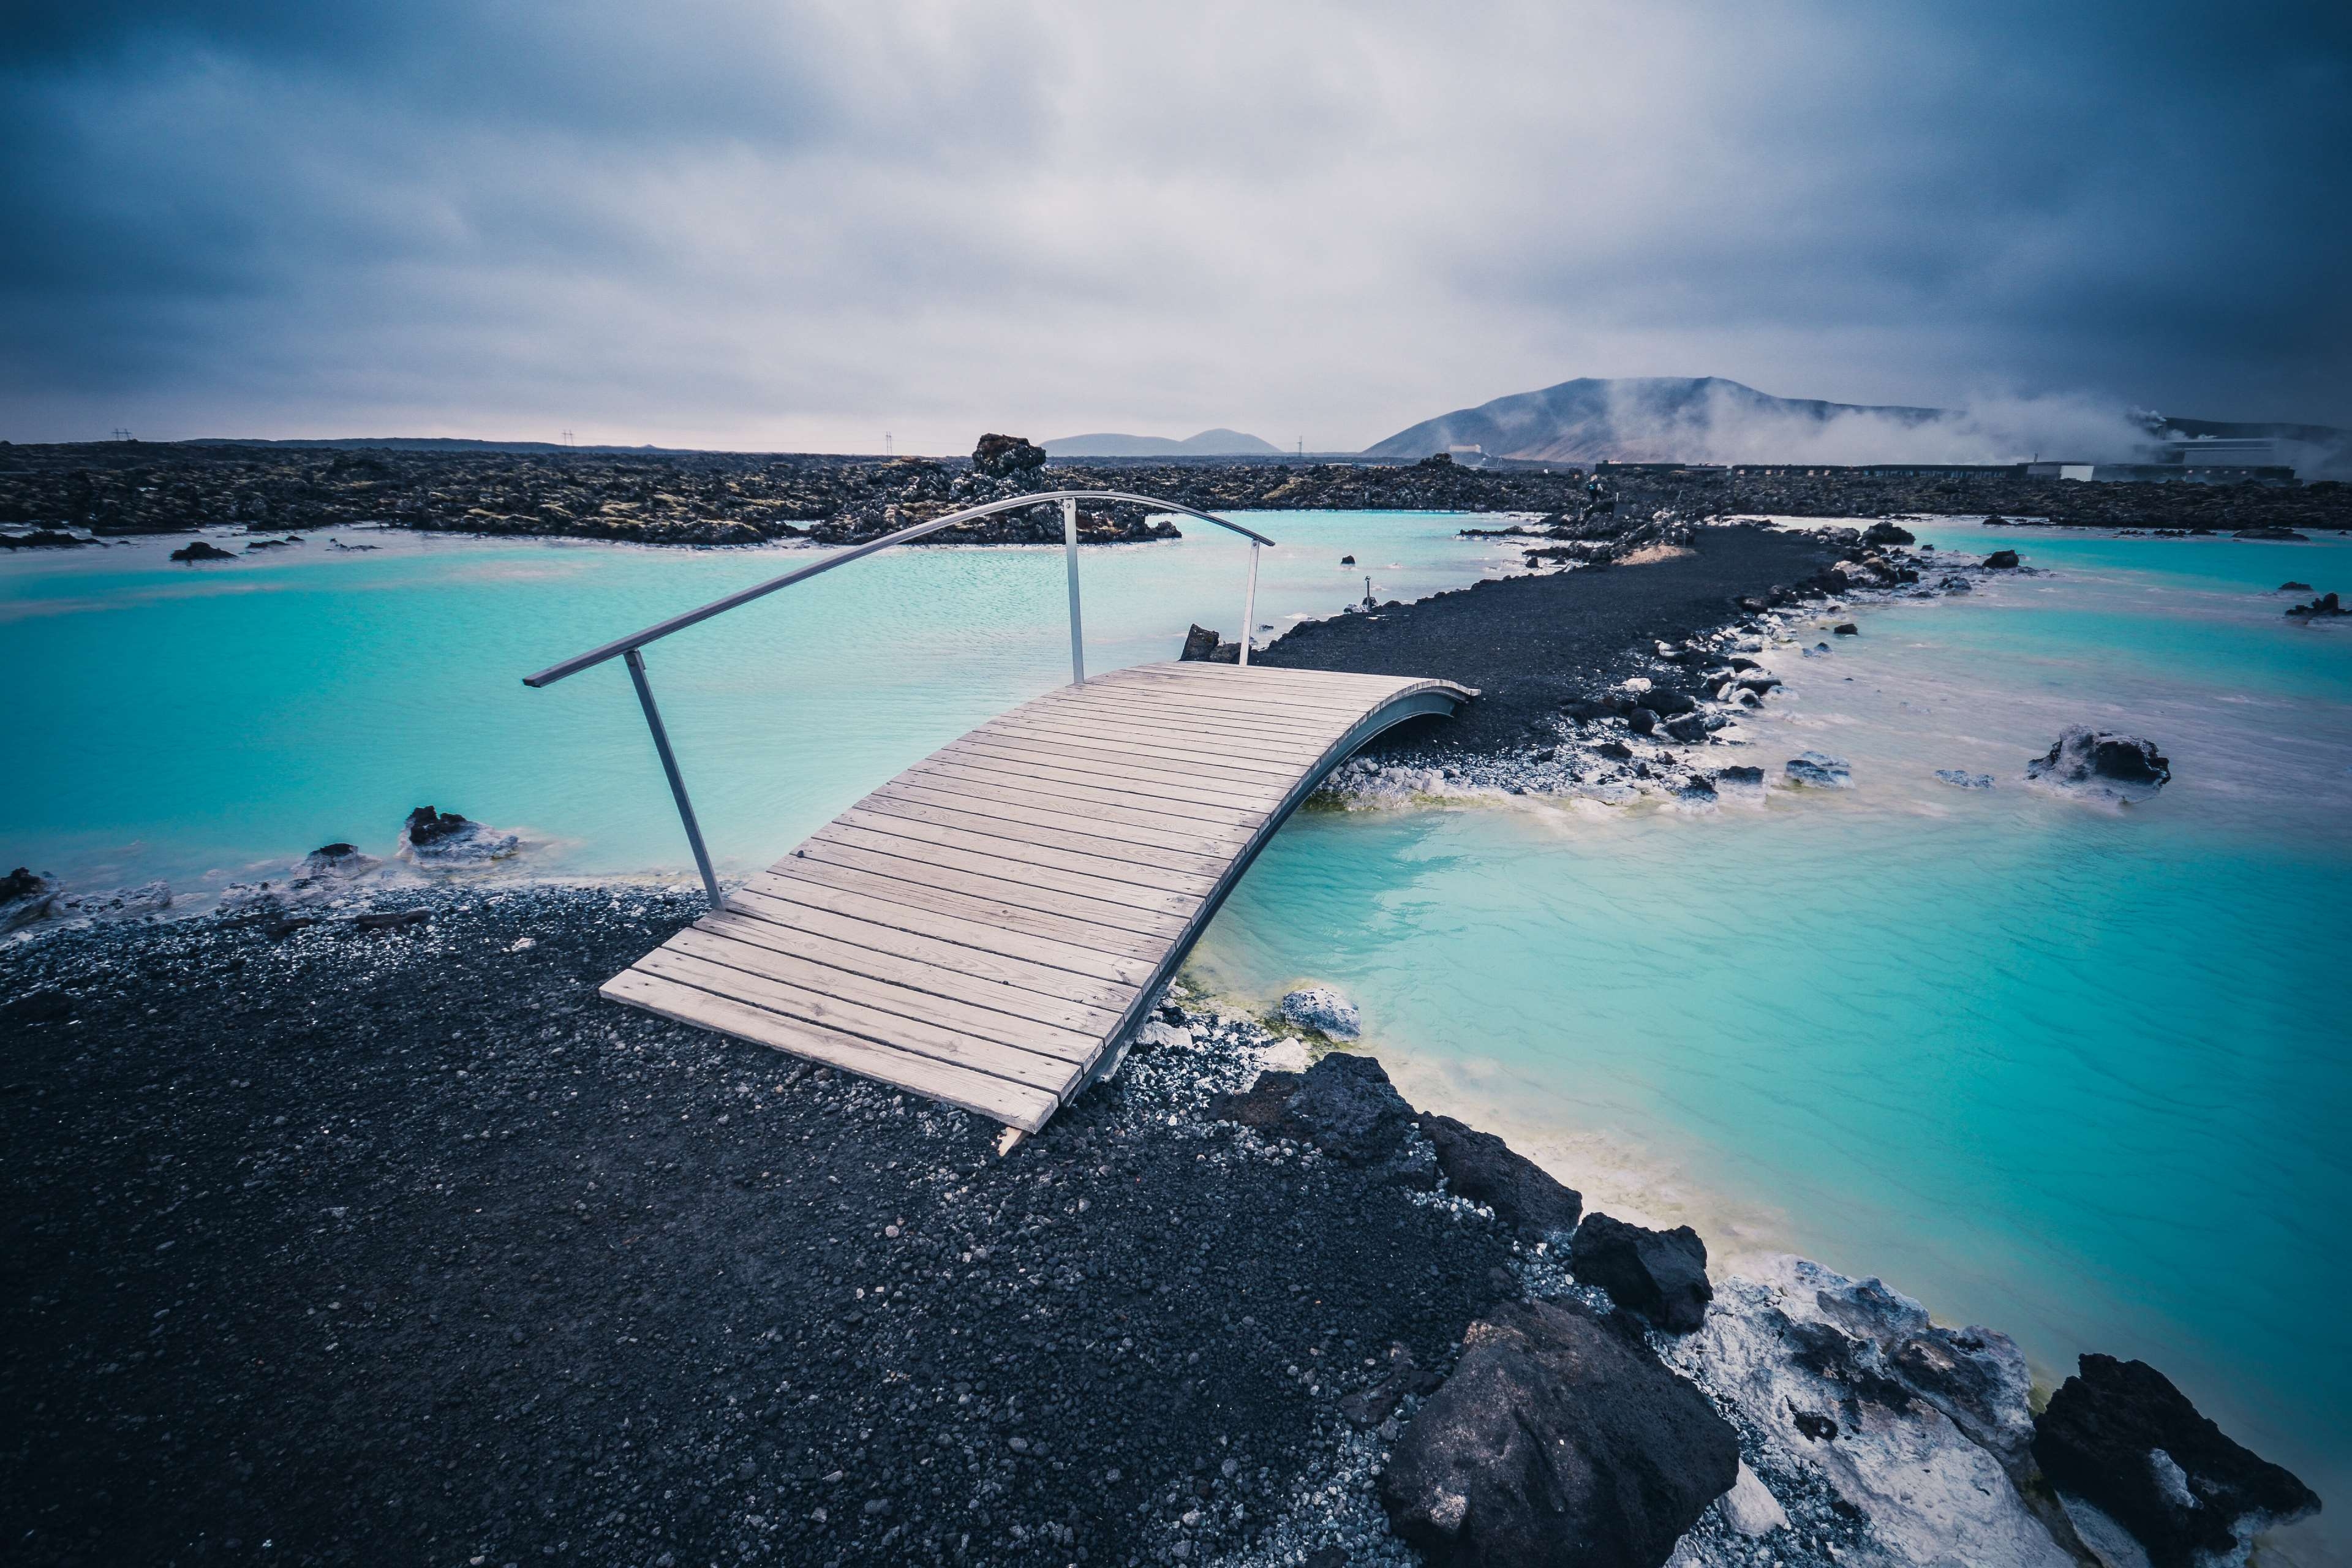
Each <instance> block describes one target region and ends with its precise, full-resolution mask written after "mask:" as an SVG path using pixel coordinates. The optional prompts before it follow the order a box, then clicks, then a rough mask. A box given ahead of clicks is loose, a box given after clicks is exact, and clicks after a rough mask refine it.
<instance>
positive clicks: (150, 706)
mask: <svg viewBox="0 0 2352 1568" xmlns="http://www.w3.org/2000/svg"><path fill="white" fill-rule="evenodd" d="M1464 521H1466V520H1465V519H1461V518H1455V517H1450V516H1438V515H1433V514H1398V513H1373V514H1357V513H1346V512H1340V513H1323V514H1317V515H1314V516H1312V517H1302V516H1300V515H1299V514H1297V513H1288V512H1285V513H1276V514H1271V515H1268V516H1265V517H1261V518H1258V519H1255V525H1256V526H1258V528H1259V531H1261V532H1264V533H1266V534H1269V535H1271V536H1272V537H1273V538H1275V539H1276V541H1277V542H1278V545H1277V547H1276V548H1275V549H1271V550H1267V551H1265V552H1264V554H1263V557H1262V562H1261V566H1260V573H1259V583H1258V599H1257V609H1258V621H1259V624H1260V625H1261V626H1269V627H1273V628H1276V629H1279V628H1281V627H1283V626H1286V625H1287V624H1288V623H1289V622H1290V621H1292V620H1295V619H1297V617H1299V616H1304V615H1307V614H1310V613H1311V614H1314V615H1318V616H1321V615H1328V614H1331V613H1332V612H1333V611H1336V610H1338V609H1339V607H1340V606H1341V605H1344V604H1346V603H1348V602H1349V601H1350V600H1353V599H1356V598H1360V597H1361V596H1362V595H1363V592H1364V581H1365V578H1366V577H1367V576H1368V575H1369V576H1370V579H1371V583H1372V588H1373V591H1374V592H1375V593H1377V594H1378V595H1380V596H1381V598H1383V599H1388V598H1396V597H1404V598H1414V597H1419V596H1422V595H1426V594H1431V593H1434V592H1437V591H1438V590H1440V589H1442V588H1446V587H1454V586H1460V585H1461V584H1464V583H1466V582H1470V581H1473V580H1475V579H1476V578H1477V577H1479V576H1481V575H1485V574H1490V573H1500V572H1503V571H1507V570H1511V569H1514V568H1515V567H1516V565H1517V552H1515V551H1512V550H1510V549H1509V548H1507V547H1506V546H1498V545H1495V544H1491V543H1486V542H1473V541H1465V540H1461V539H1459V538H1457V537H1456V530H1458V529H1459V528H1460V527H1461V526H1462V524H1463V522H1464ZM1478 521H1491V520H1478ZM330 539H339V540H341V541H343V542H348V543H351V544H373V545H375V546H376V547H377V548H376V549H374V550H373V551H372V552H350V551H344V550H339V549H336V548H334V547H333V546H332V545H331V544H330V543H329V542H328V541H329V540H330ZM180 542H182V541H180V540H174V539H164V540H150V541H139V542H128V543H118V544H116V545H114V546H113V547H112V548H110V549H108V550H104V551H98V550H81V551H74V552H58V553H55V554H42V555H36V554H33V553H32V552H22V555H21V557H20V558H12V559H9V560H6V561H0V668H7V669H9V670H12V671H15V672H16V677H15V679H12V680H11V682H10V683H9V689H8V692H7V695H6V697H5V721H6V723H7V726H8V732H9V733H10V734H12V735H16V736H19V737H24V738H26V745H25V747H24V749H23V751H22V752H21V753H20V761H19V763H18V764H17V765H16V766H15V767H12V768H8V769H5V770H0V823H5V825H6V827H5V836H0V858H6V859H7V863H8V865H10V866H15V865H20V864H22V865H29V866H32V867H34V868H37V869H43V870H51V871H55V872H57V873H58V875H59V876H61V877H62V878H64V879H66V880H67V882H68V884H69V885H74V886H89V885H93V884H95V885H103V886H114V885H117V884H120V883H124V882H131V881H139V880H144V879H148V878H153V877H161V878H163V879H167V880H169V881H170V882H172V883H173V886H174V888H178V889H205V888H217V887H218V886H219V885H220V884H221V883H223V882H225V881H227V880H236V879H247V878H250V877H253V876H257V875H261V876H268V875H276V874H278V872H280V871H282V870H283V869H284V868H285V866H286V863H287V859H288V857H289V855H299V854H300V853H302V852H303V851H305V850H308V849H310V848H311V847H315V846H317V845H320V844H324V843H331V842H334V841H337V840H348V841H350V842H352V843H355V844H357V845H359V846H360V847H362V848H363V849H367V850H370V851H372V852H373V853H375V854H379V855H383V854H388V853H390V851H391V849H392V847H393V841H394V837H396V836H397V834H398V832H399V828H400V824H401V821H402V819H403V818H404V817H405V816H407V814H408V811H409V809H410V808H411V807H413V806H416V805H425V804H427V803H430V804H432V805H437V806H439V807H441V808H443V809H444V810H450V811H457V812H462V813H463V814H464V815H466V816H471V817H474V818H476V819H477V820H478V821H483V822H488V823H491V824H494V825H496V826H500V827H506V828H516V829H521V830H523V831H524V832H525V833H526V835H527V837H530V838H532V839H533V840H535V841H536V846H535V847H534V849H533V851H532V853H531V855H530V858H529V864H530V867H531V868H533V869H535V870H540V871H554V872H589V873H623V872H639V871H647V870H665V869H675V868H681V867H688V866H689V864H690V863H689V862H688V858H687V851H686V846H685V840H684V838H683V837H682V835H681V834H680V832H679V829H678V826H677V817H676V816H675V814H674V812H673V810H672V808H671V805H670V803H669V796H668V794H667V789H666V788H665V786H664V784H663V783H662V777H661V773H660V771H659V766H658V764H657V763H656V760H655V757H654V752H653V746H652V742H650V741H649V740H648V739H647V738H646V727H645V721H644V720H643V718H642V717H641V716H640V714H639V712H638V710H637V706H636V701H635V698H634V697H633V696H632V695H631V693H630V689H629V683H628V677H627V675H626V674H625V671H624V670H623V669H622V668H621V666H620V664H619V663H618V662H614V663H611V664H608V665H605V666H604V667H602V668H596V669H593V670H590V671H587V672H585V673H583V674H581V675H578V676H574V677H573V678H572V679H569V680H566V681H562V682H560V683H558V684H557V685H555V686H552V687H549V688H547V689H543V690H536V691H534V690H531V689H528V688H526V687H524V686H523V685H522V684H521V678H522V677H523V676H525V675H527V674H530V672H532V671H534V670H537V669H541V668H545V667H546V666H547V665H550V664H552V663H554V662H555V661H556V660H558V659H560V658H565V657H568V656H569V655H572V654H575V653H579V652H581V651H583V650H584V649H586V648H589V647H595V646H597V645H598V644H601V643H604V642H605V641H608V640H610V639H611V638H612V637H615V636H618V635H621V634H623V633H625V632H628V631H632V630H635V628H637V627H639V626H646V625H648V624H650V623H652V622H654V621H656V620H659V619H661V618H663V617H664V616H669V615H674V614H676V613H677V612H678V611H680V610H683V609H688V608H691V607H692V606H694V605H698V604H700V603H703V602H705V601H707V600H709V599H712V598H716V597H718V596H719V595H722V594H725V593H728V592H730V591H732V590H734V589H736V588H740V587H743V586H746V585H748V584H752V583H756V582H758V581H760V580H761V579H762V578H765V577H770V576H774V575H777V574H781V573H783V572H786V571H789V570H792V569H793V568H794V567H796V566H798V565H800V564H802V563H805V562H807V561H810V560H813V559H815V558H816V553H815V552H812V551H810V550H808V549H806V548H804V547H790V546H780V547H776V548H772V549H753V550H726V551H716V550H713V551H699V550H685V551H681V550H659V549H644V548H630V547H623V546H614V545H607V544H598V543H591V542H581V541H562V540H526V541H490V540H473V539H457V538H447V537H434V536H417V535H413V534H404V533H398V532H394V531H375V530H355V531H344V532H341V533H339V534H327V533H321V534H319V535H315V536H310V538H309V542H306V543H304V544H302V545H299V546H296V547H292V548H289V549H285V550H280V551H275V552H269V553H268V554H266V555H255V556H250V557H247V558H244V559H240V560H237V561H235V562H221V563H208V564H204V565H198V566H188V565H173V564H172V563H171V562H170V561H168V560H167V559H166V557H167V556H168V554H169V552H171V550H172V549H173V547H174V546H176V545H177V544H179V543H180ZM227 542H229V543H231V544H234V543H235V542H236V541H235V540H234V539H231V540H228V541H227ZM1347 554H1353V555H1355V556H1356V557H1357V558H1358V559H1359V561H1360V563H1362V564H1361V565H1360V566H1358V567H1354V568H1347V567H1342V566H1340V565H1339V559H1340V557H1341V556H1342V555H1347ZM1081 559H1082V567H1081V572H1082V580H1083V589H1084V603H1085V616H1084V620H1085V625H1086V628H1087V658H1088V661H1089V665H1090V667H1091V668H1112V667H1116V666H1120V665H1128V664H1136V663H1140V662H1143V661H1146V660H1150V659H1155V658H1173V657H1174V656H1175V652H1176V650H1177V648H1178V647H1180V646H1181V643H1182V641H1183V637H1184V631H1185V627H1186V626H1188V625H1189V624H1191V623H1192V622H1193V621H1198V622H1200V623H1201V624H1202V625H1203V626H1213V627H1216V628H1218V629H1220V630H1222V631H1223V633H1224V634H1225V636H1226V637H1228V638H1230V637H1234V635H1235V634H1236V633H1237V632H1238V630H1239V628H1240V624H1241V613H1242V601H1243V586H1244V578H1245V574H1246V569H1247V563H1248V559H1249V551H1248V547H1247V545H1246V543H1245V542H1243V541H1241V540H1240V539H1238V538H1237V537H1236V536H1234V535H1233V534H1229V533H1226V532H1224V531H1222V530H1219V529H1215V528H1213V527H1211V526H1210V525H1207V524H1198V525H1193V524H1187V525H1186V537H1185V538H1184V539H1183V540H1181V542H1174V543H1164V544H1148V545H1118V546H1109V547H1097V548H1089V549H1087V550H1086V551H1085V552H1082V557H1081ZM1259 635H1260V638H1261V640H1263V639H1265V637H1270V636H1271V635H1272V632H1270V631H1262V632H1261V633H1260V634H1259ZM646 663H647V667H648V669H649V670H650V673H651V677H652V681H653V686H654V691H655V695H656V699H657V700H659V701H660V703H661V705H662V710H663V717H664V720H665V721H666V722H667V725H668V727H669V731H670V734H671V738H672V741H673V743H674V744H675V746H676V747H677V752H678V755H679V759H680V763H681V765H682V767H683V770H684V772H685V773H686V777H687V783H688V788H689V789H690V790H691V791H692V793H693V796H694V802H695V806H696V810H697V813H698V816H699V817H700V819H701V822H702V825H703V830H704V833H705V835H706V836H707V837H708V838H709V844H710V847H711V851H712V854H713V856H714V858H716V859H717V860H718V862H719V866H720V868H721V871H722V874H724V873H726V872H730V871H733V872H749V871H751V870H752V869H755V868H759V867H761V866H764V865H766V864H767V863H768V862H770V861H772V860H773V859H774V858H776V856H778V855H780V854H782V852H783V851H784V850H785V849H787V848H789V847H792V845H793V844H794V843H795V842H797V841H798V840H799V839H801V838H802V837H805V836H806V835H807V834H808V833H809V832H810V831H812V830H813V829H814V828H815V827H817V826H820V825H821V824H823V823H824V821H826V820H827V819H828V818H830V817H831V816H833V815H834V814H835V812H837V811H839V810H840V809H841V808H842V807H843V806H845V805H848V804H849V803H850V802H851V801H853V800H855V799H856V797H857V796H859V795H863V794H864V793H866V791H867V790H869V789H871V788H873V787H874V786H875V785H876V784H880V783H882V782H883V781H884V780H886V779H887V778H889V777H890V776H891V775H892V774H893V773H897V772H898V771H899V770H900V769H901V768H904V767H905V766H907V764H908V763H911V762H913V761H915V760H916V759H917V758H919V757H920V756H922V755H923V754H925V753H926V752H929V751H931V750H933V749H934V748H936V747H938V746H940V745H943V744H945V743H946V742H949V741H951V740H953V739H954V738H955V737H956V736H958V735H960V734H961V733H963V732H964V731H966V730H969V729H971V727H973V726H974V725H976V724H978V723H980V722H982V721H984V720H986V719H988V718H990V717H992V715H994V714H996V713H999V712H1001V711H1003V710H1004V709H1006V708H1008V707H1011V706H1013V704H1015V703H1018V702H1021V701H1024V700H1027V699H1029V698H1031V697H1034V696H1036V695H1038V694H1039V693H1041V692H1043V691H1045V690H1047V689H1051V688H1052V687H1053V686H1054V685H1055V684H1056V683H1058V682H1060V681H1066V680H1067V679H1069V668H1070V667H1069V633H1068V611H1067V606H1066V585H1065V573H1064V564H1063V556H1062V552H1060V551H1059V550H1057V549H1052V548H1027V547H1021V548H1001V547H1000V548H931V549H923V550H899V551H890V552H884V553H883V554H881V555H878V556H874V557H870V558H868V559H866V560H865V561H863V562H860V563H857V564H856V565H855V566H852V567H850V568H848V569H846V570H845V571H841V572H837V573H832V574H826V575H825V576H823V577H819V578H815V579H813V580H812V581H810V582H808V583H806V584H800V585H797V586H795V587H793V588H790V589H787V590H785V591H784V592H783V593H782V594H781V595H776V596H775V597H772V598H770V599H767V600H764V601H761V602H760V603H758V604H755V605H751V606H748V607H746V608H743V609H740V610H738V611H735V612H734V613H732V614H731V615H729V616H724V617H722V618H720V619H719V620H718V621H716V622H712V623H709V624H708V625H705V626H699V627H697V628H695V629H693V630H691V631H688V632H686V633H683V634H681V635H679V636H677V637H673V638H670V639H668V640H667V641H665V642H663V643H661V644H659V645H658V646H656V647H653V648H650V649H648V650H647V652H646ZM28 764H29V765H28Z"/></svg>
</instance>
